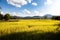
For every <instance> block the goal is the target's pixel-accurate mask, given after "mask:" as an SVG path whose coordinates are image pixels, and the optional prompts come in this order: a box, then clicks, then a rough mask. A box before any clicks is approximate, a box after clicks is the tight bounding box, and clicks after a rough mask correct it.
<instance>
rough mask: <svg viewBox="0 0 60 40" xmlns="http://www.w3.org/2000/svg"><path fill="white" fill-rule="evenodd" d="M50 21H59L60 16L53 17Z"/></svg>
mask: <svg viewBox="0 0 60 40" xmlns="http://www.w3.org/2000/svg"><path fill="white" fill-rule="evenodd" d="M52 19H55V20H60V16H53V17H52Z"/></svg>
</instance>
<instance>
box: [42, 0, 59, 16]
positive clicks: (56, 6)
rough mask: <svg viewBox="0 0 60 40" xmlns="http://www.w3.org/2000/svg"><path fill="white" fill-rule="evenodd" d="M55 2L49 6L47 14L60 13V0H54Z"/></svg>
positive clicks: (46, 10)
mask: <svg viewBox="0 0 60 40" xmlns="http://www.w3.org/2000/svg"><path fill="white" fill-rule="evenodd" d="M52 1H53V3H52V4H50V6H48V5H46V6H47V9H45V11H42V12H44V13H45V14H47V13H48V14H52V15H60V0H52Z"/></svg>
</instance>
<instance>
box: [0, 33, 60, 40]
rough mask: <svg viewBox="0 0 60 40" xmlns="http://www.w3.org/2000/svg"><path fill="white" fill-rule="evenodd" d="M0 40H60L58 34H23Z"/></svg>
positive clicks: (15, 34)
mask: <svg viewBox="0 0 60 40" xmlns="http://www.w3.org/2000/svg"><path fill="white" fill-rule="evenodd" d="M0 40H60V32H57V33H53V32H49V33H35V34H33V33H32V32H23V33H12V34H9V35H6V36H1V37H0Z"/></svg>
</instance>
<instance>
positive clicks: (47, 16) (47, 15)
mask: <svg viewBox="0 0 60 40" xmlns="http://www.w3.org/2000/svg"><path fill="white" fill-rule="evenodd" d="M44 17H45V18H52V15H51V14H46V15H44Z"/></svg>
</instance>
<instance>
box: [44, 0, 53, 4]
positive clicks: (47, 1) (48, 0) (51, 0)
mask: <svg viewBox="0 0 60 40" xmlns="http://www.w3.org/2000/svg"><path fill="white" fill-rule="evenodd" d="M52 3H53V0H46V2H45V3H44V4H45V5H51V4H52Z"/></svg>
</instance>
